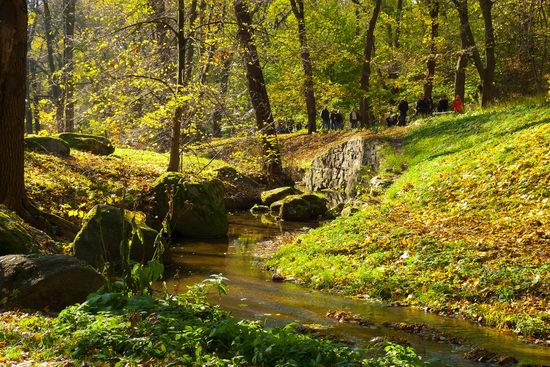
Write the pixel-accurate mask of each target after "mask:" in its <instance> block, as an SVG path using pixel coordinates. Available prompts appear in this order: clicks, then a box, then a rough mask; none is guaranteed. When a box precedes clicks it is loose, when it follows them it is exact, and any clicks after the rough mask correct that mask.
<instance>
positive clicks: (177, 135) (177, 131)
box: [168, 0, 187, 172]
mask: <svg viewBox="0 0 550 367" xmlns="http://www.w3.org/2000/svg"><path fill="white" fill-rule="evenodd" d="M176 39H177V42H178V76H177V83H178V85H177V89H176V99H178V98H179V97H180V95H181V93H182V89H183V88H184V87H185V86H184V80H185V66H186V62H185V53H186V50H187V48H186V43H187V39H186V37H185V1H184V0H178V34H177V37H176ZM182 116H183V106H181V105H180V102H179V101H177V107H176V111H175V113H174V118H173V120H172V139H171V141H170V161H169V162H168V171H169V172H177V171H179V167H180V141H181V119H182Z"/></svg>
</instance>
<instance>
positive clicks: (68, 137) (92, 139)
mask: <svg viewBox="0 0 550 367" xmlns="http://www.w3.org/2000/svg"><path fill="white" fill-rule="evenodd" d="M59 138H61V139H63V140H64V141H65V142H67V144H69V146H70V147H71V148H74V149H76V150H82V151H84V152H89V153H92V154H96V155H109V154H112V153H114V151H115V147H114V146H113V144H112V143H111V141H110V140H109V139H107V138H104V137H102V136H97V135H86V134H78V133H61V134H59Z"/></svg>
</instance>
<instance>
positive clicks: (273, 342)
mask: <svg viewBox="0 0 550 367" xmlns="http://www.w3.org/2000/svg"><path fill="white" fill-rule="evenodd" d="M0 321H2V322H1V323H0V363H2V364H3V363H5V364H7V365H11V364H14V365H15V364H18V363H20V362H23V361H27V362H29V361H31V362H32V363H35V364H42V363H47V364H48V365H68V364H70V365H105V366H107V365H108V366H138V365H147V366H170V365H174V366H289V367H291V366H296V367H298V366H300V367H302V366H303V367H307V366H312V367H313V366H340V367H345V366H372V367H375V366H378V367H383V366H395V365H399V366H410V367H415V366H422V365H423V364H422V363H421V361H420V359H419V358H418V357H417V356H416V354H415V353H414V351H413V350H412V349H411V348H407V347H401V346H398V345H389V346H388V347H386V351H385V352H383V351H382V350H381V347H380V346H373V347H372V348H370V349H369V350H358V349H354V348H352V347H349V346H346V345H343V344H337V343H334V342H330V341H327V340H323V339H319V338H312V337H309V336H306V335H302V334H299V333H297V332H296V331H295V329H294V326H293V325H288V326H285V327H283V328H276V329H270V330H268V329H264V328H263V327H262V325H261V324H260V323H258V322H251V321H238V320H236V319H234V318H233V317H231V316H230V315H229V314H228V313H226V312H224V311H221V310H220V309H219V308H217V307H212V306H210V305H209V304H207V303H206V302H205V293H204V288H203V287H196V288H195V289H194V290H193V291H191V292H189V293H188V294H186V295H181V296H178V297H167V298H163V299H160V298H152V297H149V296H129V295H124V294H122V293H103V294H99V295H96V296H92V297H91V298H89V300H88V301H87V302H86V303H84V304H82V305H76V306H72V307H69V308H67V309H65V310H64V311H62V312H61V313H60V314H59V315H58V316H56V317H47V316H44V315H42V314H38V313H37V314H21V313H4V314H0Z"/></svg>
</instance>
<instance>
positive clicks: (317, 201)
mask: <svg viewBox="0 0 550 367" xmlns="http://www.w3.org/2000/svg"><path fill="white" fill-rule="evenodd" d="M270 209H271V212H272V213H274V214H276V215H278V216H279V218H281V219H283V220H287V221H294V222H307V221H311V220H316V219H319V217H321V216H323V215H325V214H326V213H327V199H325V198H323V197H321V196H320V195H316V194H302V195H290V196H287V197H286V198H284V199H282V200H279V201H276V202H274V203H273V204H271V207H270Z"/></svg>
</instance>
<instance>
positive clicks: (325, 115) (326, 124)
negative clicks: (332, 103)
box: [321, 106, 330, 130]
mask: <svg viewBox="0 0 550 367" xmlns="http://www.w3.org/2000/svg"><path fill="white" fill-rule="evenodd" d="M321 120H322V122H323V130H328V129H330V112H329V111H328V108H327V106H325V108H323V110H322V111H321Z"/></svg>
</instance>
